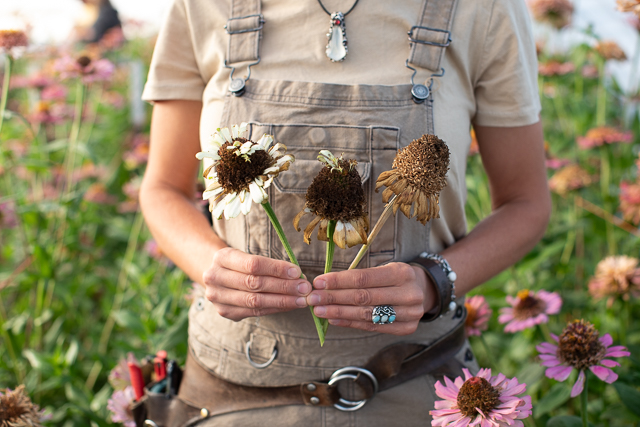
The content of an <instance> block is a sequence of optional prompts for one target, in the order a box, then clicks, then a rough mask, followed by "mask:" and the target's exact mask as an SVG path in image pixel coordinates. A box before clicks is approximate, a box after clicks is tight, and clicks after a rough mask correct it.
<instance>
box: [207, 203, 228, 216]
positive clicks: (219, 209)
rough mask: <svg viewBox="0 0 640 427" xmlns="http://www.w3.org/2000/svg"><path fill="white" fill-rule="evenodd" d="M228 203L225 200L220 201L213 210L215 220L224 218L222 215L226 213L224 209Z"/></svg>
mask: <svg viewBox="0 0 640 427" xmlns="http://www.w3.org/2000/svg"><path fill="white" fill-rule="evenodd" d="M225 205H226V203H225V202H224V200H220V201H219V202H218V204H217V205H216V206H215V207H214V208H213V210H212V211H211V215H212V216H213V217H214V218H215V219H220V218H222V214H223V213H224V207H225Z"/></svg>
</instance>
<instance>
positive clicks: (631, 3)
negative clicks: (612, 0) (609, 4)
mask: <svg viewBox="0 0 640 427" xmlns="http://www.w3.org/2000/svg"><path fill="white" fill-rule="evenodd" d="M616 3H617V4H618V10H619V11H620V12H633V13H634V14H635V15H636V16H637V17H638V18H640V0H617V1H616Z"/></svg>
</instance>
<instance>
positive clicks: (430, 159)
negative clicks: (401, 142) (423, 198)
mask: <svg viewBox="0 0 640 427" xmlns="http://www.w3.org/2000/svg"><path fill="white" fill-rule="evenodd" d="M393 167H394V168H397V169H398V172H399V173H400V176H401V178H403V179H406V180H407V181H408V182H409V184H410V185H411V186H413V187H414V188H416V189H419V190H421V191H422V192H424V193H425V195H427V196H433V195H437V194H438V193H440V191H442V189H443V188H444V187H445V186H446V185H447V180H446V175H447V171H448V170H449V147H447V144H445V142H444V141H442V140H441V139H440V138H438V137H437V136H435V135H423V136H422V137H421V138H420V139H414V140H413V141H411V143H410V144H409V145H408V146H406V147H405V148H403V149H401V150H400V151H399V152H398V154H397V155H396V157H395V159H394V160H393Z"/></svg>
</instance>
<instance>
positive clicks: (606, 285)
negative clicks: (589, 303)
mask: <svg viewBox="0 0 640 427" xmlns="http://www.w3.org/2000/svg"><path fill="white" fill-rule="evenodd" d="M638 262H639V261H638V258H632V257H629V256H626V255H618V256H609V257H606V258H605V259H603V260H602V261H600V262H599V263H598V265H597V266H596V272H595V275H594V277H593V278H592V279H591V280H590V281H589V293H590V294H591V296H593V297H594V298H596V299H602V298H605V297H606V298H608V301H607V304H608V305H609V306H611V304H613V300H614V298H615V297H618V296H620V297H622V298H623V299H625V300H628V299H629V294H632V295H634V296H635V295H637V294H638V293H640V268H638Z"/></svg>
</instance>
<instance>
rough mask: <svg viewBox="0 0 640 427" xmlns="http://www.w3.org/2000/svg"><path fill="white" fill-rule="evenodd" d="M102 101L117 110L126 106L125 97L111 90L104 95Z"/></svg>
mask: <svg viewBox="0 0 640 427" xmlns="http://www.w3.org/2000/svg"><path fill="white" fill-rule="evenodd" d="M102 99H103V100H104V103H105V104H108V105H110V106H112V107H113V108H115V109H116V110H119V109H121V108H122V107H124V104H125V98H124V96H122V95H120V94H119V93H118V92H116V91H115V90H109V91H106V92H104V94H103V95H102Z"/></svg>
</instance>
